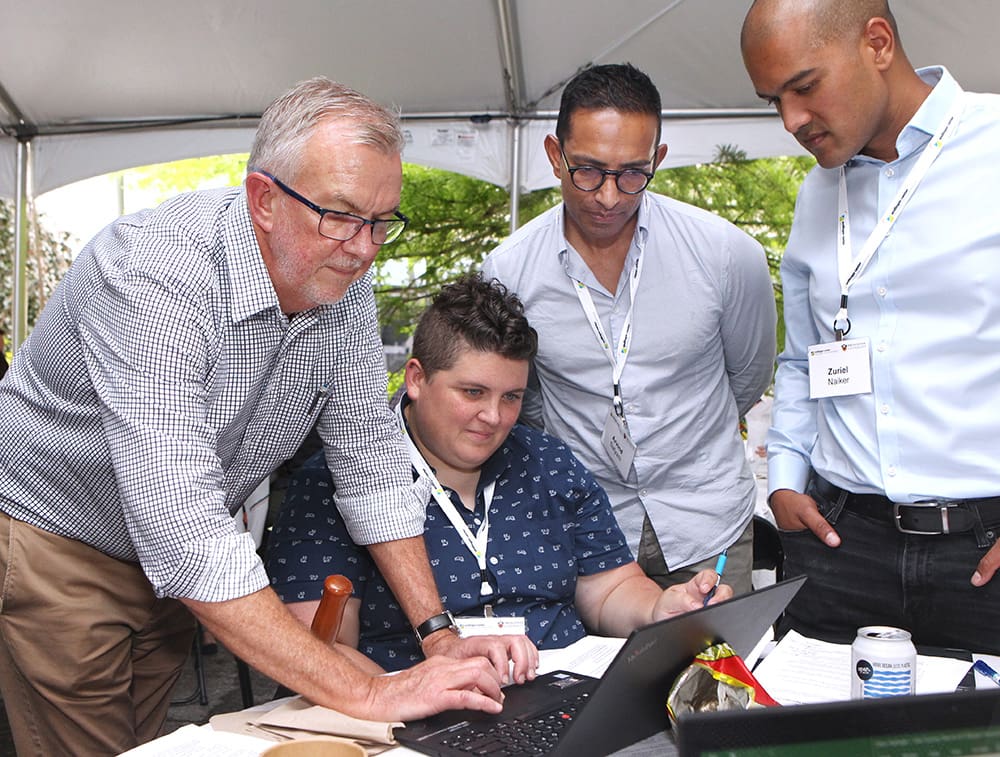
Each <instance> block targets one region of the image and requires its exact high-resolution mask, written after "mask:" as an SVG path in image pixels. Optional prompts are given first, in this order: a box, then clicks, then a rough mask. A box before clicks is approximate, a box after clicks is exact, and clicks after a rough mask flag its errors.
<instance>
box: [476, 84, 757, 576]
mask: <svg viewBox="0 0 1000 757" xmlns="http://www.w3.org/2000/svg"><path fill="white" fill-rule="evenodd" d="M545 149H546V152H547V154H548V157H549V161H550V162H551V164H552V170H553V172H554V173H555V175H556V176H557V177H558V178H559V179H560V182H561V190H562V196H563V203H562V204H561V205H559V206H557V207H556V208H553V209H552V210H551V211H549V212H547V213H545V214H543V215H541V216H539V217H538V218H536V219H534V220H533V221H532V222H531V223H529V224H527V225H526V226H524V227H523V228H521V229H520V230H518V231H517V232H516V233H515V234H513V235H512V236H511V237H510V238H509V239H508V240H506V241H505V242H504V243H503V244H502V245H500V247H498V248H497V249H496V250H494V251H493V252H492V253H491V254H490V256H489V257H488V258H487V260H486V262H485V264H484V266H483V271H484V273H485V274H486V276H487V277H496V278H498V279H500V280H501V281H502V282H504V283H505V284H506V285H507V286H508V287H509V288H510V289H511V290H513V291H515V292H517V294H518V296H519V297H520V298H521V300H522V302H524V305H525V310H526V313H527V315H528V318H529V320H530V321H531V323H532V325H533V326H534V327H535V329H536V330H537V331H538V338H539V339H538V341H539V348H538V355H537V357H536V358H535V361H534V368H535V372H536V374H537V378H538V383H539V394H538V395H536V398H535V399H536V400H537V399H540V404H539V403H538V402H537V401H536V402H535V403H534V405H533V406H532V397H530V396H529V397H527V398H526V405H528V406H529V407H532V410H533V413H522V416H523V417H526V418H527V420H528V421H529V422H530V423H532V424H533V425H542V426H544V428H545V430H546V431H547V432H548V433H550V434H552V435H554V436H557V437H560V438H562V439H564V440H565V441H567V442H568V443H569V445H570V447H571V448H572V449H573V451H574V452H576V454H577V456H578V457H579V458H580V459H581V461H583V463H584V465H585V466H586V467H587V468H588V469H590V471H591V472H592V473H593V474H594V476H595V477H596V478H597V480H598V481H599V482H600V484H601V485H602V486H603V487H604V489H605V490H606V491H607V493H608V496H609V498H610V500H611V503H612V506H613V508H614V512H615V516H616V517H617V519H618V522H619V524H620V525H621V528H622V531H623V532H624V533H625V535H626V537H627V539H628V542H629V546H630V547H631V548H632V550H633V552H634V553H635V554H636V555H637V559H638V562H639V564H640V566H642V568H643V569H644V570H645V571H646V573H647V574H648V575H649V576H650V577H652V578H654V580H656V581H657V582H658V583H660V585H662V586H669V585H671V584H675V583H681V582H684V581H686V580H688V579H689V578H691V577H692V576H694V575H695V574H696V573H697V572H698V571H699V570H702V569H706V568H713V567H714V566H715V564H716V559H717V557H718V555H719V554H720V553H721V552H723V551H724V550H727V549H728V550H729V552H728V554H729V561H728V563H727V565H726V582H727V583H729V584H731V585H732V586H733V588H734V589H735V590H736V591H737V592H740V591H746V590H748V589H749V588H750V565H751V557H752V554H751V553H752V549H751V538H752V530H751V517H752V515H753V507H754V499H755V486H754V480H753V474H752V473H751V471H750V469H749V466H748V464H747V461H746V457H745V454H744V450H743V442H742V439H741V437H740V433H739V428H738V426H739V417H740V416H741V415H742V414H744V413H745V412H746V411H747V410H748V409H749V408H750V407H752V406H753V404H754V402H756V401H757V400H758V399H759V398H760V396H761V394H762V393H763V392H764V390H765V389H766V388H767V386H768V384H769V383H770V380H771V374H772V370H773V361H774V347H775V338H774V328H775V308H774V295H773V291H772V288H771V280H770V276H769V273H768V268H767V263H766V261H765V258H764V253H763V250H762V249H761V247H760V245H759V244H757V242H755V241H754V240H753V239H752V238H750V237H749V236H747V235H746V234H744V233H743V232H741V231H740V230H739V229H737V228H736V227H735V226H733V225H732V224H730V223H728V222H727V221H725V220H723V219H721V218H719V217H718V216H715V215H712V214H711V213H708V212H706V211H704V210H701V209H699V208H695V207H692V206H690V205H686V204H684V203H682V202H678V201H676V200H672V199H670V198H667V197H663V196H661V195H656V194H652V193H649V192H646V191H645V189H646V186H647V184H648V183H649V180H650V179H651V178H652V176H653V172H654V171H655V170H656V167H657V166H658V165H659V164H660V163H661V162H662V160H663V158H664V157H665V156H666V152H667V146H666V145H664V144H660V96H659V93H658V92H657V90H656V87H655V86H654V85H653V83H652V82H651V81H650V80H649V77H647V76H646V75H645V74H644V73H642V72H641V71H638V70H637V69H635V68H634V67H632V66H629V65H605V66H595V67H593V68H590V69H587V70H586V71H583V72H581V73H580V74H578V75H577V76H575V77H574V78H573V80H572V81H570V83H569V84H567V86H566V89H565V90H564V92H563V95H562V102H561V104H560V110H559V118H558V121H557V124H556V134H555V135H549V136H548V137H546V140H545Z"/></svg>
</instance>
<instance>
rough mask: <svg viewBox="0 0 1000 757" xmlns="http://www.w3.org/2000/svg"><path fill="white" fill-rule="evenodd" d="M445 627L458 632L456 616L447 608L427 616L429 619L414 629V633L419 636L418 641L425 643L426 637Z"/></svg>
mask: <svg viewBox="0 0 1000 757" xmlns="http://www.w3.org/2000/svg"><path fill="white" fill-rule="evenodd" d="M444 628H450V629H452V630H453V631H455V632H456V633H457V632H458V626H457V625H456V624H455V618H454V616H453V615H452V614H451V613H450V612H448V611H447V610H445V611H444V612H441V613H438V614H437V615H432V616H431V617H429V618H427V620H425V621H424V622H423V623H421V624H420V625H419V626H417V627H416V628H414V629H413V633H414V635H415V636H416V637H417V643H418V644H423V643H424V639H426V638H427V637H428V636H430V635H431V634H432V633H435V632H436V631H440V630H442V629H444Z"/></svg>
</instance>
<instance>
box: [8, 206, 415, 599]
mask: <svg viewBox="0 0 1000 757" xmlns="http://www.w3.org/2000/svg"><path fill="white" fill-rule="evenodd" d="M313 425H317V428H318V431H319V434H320V436H321V437H322V438H323V440H324V443H325V446H326V450H327V457H328V461H329V464H330V467H331V470H332V471H333V472H334V478H335V480H336V482H337V490H338V505H339V506H340V507H341V508H342V509H343V511H344V513H345V516H346V518H347V520H348V521H349V522H350V523H351V530H352V533H353V534H354V535H355V536H356V537H357V538H358V539H359V540H360V541H362V542H364V543H370V542H374V541H383V540H389V539H397V538H402V537H406V536H413V535H417V534H420V533H422V531H423V527H422V526H423V505H422V501H421V499H420V498H419V497H417V496H415V495H414V493H413V491H412V489H413V484H412V477H411V475H410V466H409V461H408V459H407V457H406V453H405V451H404V449H403V447H402V444H401V439H400V434H399V431H398V428H397V426H396V424H395V421H394V418H393V416H392V414H391V413H390V412H389V409H388V404H387V402H386V392H385V368H384V363H383V356H382V350H381V344H380V341H379V337H378V326H377V322H376V314H375V302H374V295H373V293H372V289H371V279H370V276H366V277H365V278H363V279H362V280H361V281H359V282H357V283H356V284H355V285H354V286H352V287H351V288H350V290H349V291H348V293H347V294H346V296H345V297H344V298H343V299H342V300H341V301H340V302H339V303H337V304H336V305H332V306H326V307H318V308H314V309H313V310H310V311H307V312H304V313H299V314H296V315H295V316H293V317H291V318H288V317H286V316H285V315H284V314H283V313H282V312H281V309H280V307H279V305H278V300H277V295H276V293H275V291H274V288H273V286H272V285H271V280H270V277H269V275H268V272H267V269H266V268H265V266H264V263H263V260H262V258H261V255H260V250H259V248H258V245H257V242H256V238H255V236H254V232H253V227H252V224H251V222H250V216H249V211H248V209H247V204H246V197H245V194H244V192H243V190H242V189H226V190H213V191H207V192H196V193H192V194H187V195H182V196H180V197H178V198H176V199H174V200H171V201H169V202H167V203H165V204H164V205H162V206H160V207H159V208H157V209H155V210H151V211H143V212H141V213H137V214H135V215H132V216H127V217H125V218H122V219H119V220H118V221H116V222H115V223H113V224H112V225H110V226H109V227H107V228H106V229H105V230H104V231H102V232H101V233H100V234H98V235H97V237H95V238H94V240H93V241H92V242H90V243H89V244H88V245H87V246H86V247H85V248H84V250H83V251H82V252H81V254H80V256H79V258H78V259H77V261H76V262H75V263H74V265H73V267H72V268H71V270H70V271H69V273H68V274H67V276H66V278H65V280H64V281H63V283H62V284H61V285H60V287H59V288H58V290H57V291H56V293H55V294H54V295H53V297H52V299H51V301H50V302H49V304H48V306H47V307H46V309H45V311H44V313H43V314H42V316H41V318H40V319H39V321H38V323H37V325H36V327H35V329H34V331H33V333H32V334H31V336H30V338H29V339H28V340H27V341H26V342H25V344H24V347H23V349H21V350H20V351H19V352H18V353H17V357H16V359H15V360H14V365H13V366H12V368H11V371H10V374H9V375H8V376H7V378H6V379H5V380H4V382H3V383H2V384H0V510H2V511H4V512H6V513H8V514H9V515H11V516H12V517H14V518H17V519H19V520H23V521H25V522H28V523H30V524H32V525H35V526H37V527H39V528H43V529H46V530H48V531H51V532H54V533H57V534H61V535H63V536H67V537H70V538H73V539H77V540H80V541H82V542H84V543H87V544H90V545H92V546H94V547H95V548H97V549H99V550H101V551H102V552H105V553H107V554H109V555H111V556H113V557H116V558H119V559H122V560H138V561H139V562H140V563H141V564H142V567H143V569H144V571H145V572H146V575H147V576H148V577H149V579H150V582H151V583H152V584H153V587H154V589H155V590H156V592H157V594H158V595H160V596H175V597H186V598H191V599H195V600H200V601H223V600H227V599H232V598H235V597H239V596H244V595H246V594H248V593H251V592H253V591H256V590H258V589H260V588H262V587H264V586H266V585H267V578H266V576H265V574H264V570H263V567H262V565H261V563H260V560H259V559H258V557H257V554H256V551H255V545H254V543H253V541H252V539H251V537H250V536H249V535H247V534H239V533H238V532H237V530H236V528H235V527H234V524H233V520H232V514H233V513H234V512H235V511H236V510H237V509H238V508H239V506H240V505H241V503H242V502H243V501H244V500H245V499H246V497H247V496H248V495H249V494H250V492H251V491H252V490H253V489H254V487H255V486H256V485H257V484H258V483H259V482H260V481H261V480H262V479H263V478H264V477H265V476H267V475H268V474H269V473H270V472H271V471H273V470H274V469H275V468H276V467H277V466H278V465H280V464H281V462H283V461H284V460H286V459H287V458H288V457H290V456H291V455H292V454H293V453H294V452H295V451H296V449H297V448H298V446H299V445H300V443H301V442H302V440H303V438H304V437H305V435H306V434H307V433H308V431H309V430H310V429H311V428H312V427H313Z"/></svg>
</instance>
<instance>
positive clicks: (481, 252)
mask: <svg viewBox="0 0 1000 757" xmlns="http://www.w3.org/2000/svg"><path fill="white" fill-rule="evenodd" d="M556 202H558V195H556V194H555V193H553V192H551V191H547V190H546V191H542V192H535V193H532V194H529V195H525V196H524V197H522V199H521V208H522V213H521V215H522V218H523V219H524V220H530V219H531V218H533V217H534V216H536V215H538V214H539V213H541V212H542V211H543V210H546V209H547V208H549V207H551V206H552V205H554V204H555V203H556ZM400 204H401V207H402V210H403V212H404V213H406V214H407V215H408V216H409V217H410V225H409V226H407V228H406V232H405V233H404V234H403V236H402V237H400V239H399V240H398V241H396V242H393V243H392V244H390V245H386V246H385V247H383V248H382V250H381V251H380V252H379V256H378V258H377V260H376V264H375V278H376V295H377V297H378V300H379V312H380V313H381V318H382V323H383V324H385V325H387V326H390V327H391V328H393V330H395V331H396V332H398V333H400V334H407V333H409V332H410V331H412V329H413V327H414V326H415V325H416V319H417V317H418V316H419V314H420V313H421V312H422V311H423V309H424V307H425V306H426V304H427V301H428V298H429V297H431V296H432V295H433V294H434V293H435V292H437V291H438V289H440V288H441V286H442V285H444V284H447V283H448V282H449V281H453V280H454V279H455V278H456V277H457V276H459V275H460V274H462V273H464V272H466V271H469V270H472V269H474V268H477V267H478V266H479V264H480V263H481V262H482V260H483V258H484V257H486V255H487V254H488V253H489V252H490V250H492V249H493V248H494V247H496V246H497V245H498V244H500V242H502V241H503V240H504V238H505V237H506V236H507V235H508V234H509V233H510V196H509V195H508V193H507V191H506V190H505V189H501V188H500V187H497V186H495V185H493V184H489V183H487V182H484V181H479V180H477V179H472V178H469V177H467V176H461V175H459V174H455V173H450V172H447V171H439V170H436V169H433V168H424V167H422V166H415V165H409V164H407V165H405V166H404V168H403V195H402V199H401V203H400Z"/></svg>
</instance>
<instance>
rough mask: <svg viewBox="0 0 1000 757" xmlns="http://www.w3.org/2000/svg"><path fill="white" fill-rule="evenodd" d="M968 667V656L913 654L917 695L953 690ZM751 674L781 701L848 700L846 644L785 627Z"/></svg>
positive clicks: (849, 692) (849, 680)
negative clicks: (827, 640)
mask: <svg viewBox="0 0 1000 757" xmlns="http://www.w3.org/2000/svg"><path fill="white" fill-rule="evenodd" d="M971 665H972V663H971V662H969V661H968V660H965V661H963V660H955V659H951V658H948V657H928V656H925V655H918V656H917V693H918V694H933V693H939V692H948V691H954V690H955V688H956V687H957V686H958V684H959V683H960V682H961V681H962V679H963V678H964V677H965V674H966V673H968V672H969V667H970V666H971ZM753 673H754V677H755V678H756V679H757V680H758V681H759V682H760V684H761V685H762V686H763V687H764V689H765V690H766V691H767V693H768V694H770V695H771V696H772V697H774V699H775V700H777V701H778V702H780V703H781V704H805V703H809V702H832V701H836V700H844V699H850V697H851V646H850V644H830V643H827V642H825V641H817V640H816V639H809V638H806V637H805V636H802V635H801V634H799V633H796V632H795V631H789V632H788V633H787V634H785V636H784V638H782V640H781V641H780V642H778V645H777V646H776V647H775V648H774V649H773V650H771V652H770V653H769V654H768V655H767V656H766V657H765V658H764V659H763V660H761V663H760V665H758V666H757V668H756V670H754V672H753Z"/></svg>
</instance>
